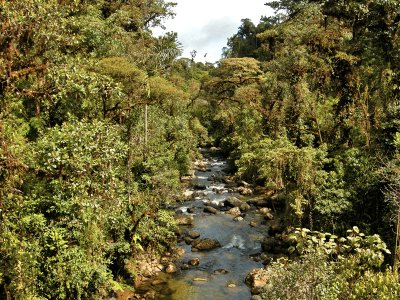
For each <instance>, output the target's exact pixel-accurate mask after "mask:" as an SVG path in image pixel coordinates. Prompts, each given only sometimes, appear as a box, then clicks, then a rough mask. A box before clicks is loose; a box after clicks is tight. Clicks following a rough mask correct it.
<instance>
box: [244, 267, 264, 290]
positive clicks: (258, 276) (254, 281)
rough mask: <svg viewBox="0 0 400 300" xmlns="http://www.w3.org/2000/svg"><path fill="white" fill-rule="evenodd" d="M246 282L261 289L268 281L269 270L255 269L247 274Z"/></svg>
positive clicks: (254, 287) (253, 287)
mask: <svg viewBox="0 0 400 300" xmlns="http://www.w3.org/2000/svg"><path fill="white" fill-rule="evenodd" d="M245 282H246V284H247V285H248V286H250V287H251V288H252V291H253V289H260V288H262V287H264V286H265V285H266V284H267V283H268V271H267V270H266V269H253V270H251V272H250V273H249V274H247V276H246V279H245Z"/></svg>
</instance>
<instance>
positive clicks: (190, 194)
mask: <svg viewBox="0 0 400 300" xmlns="http://www.w3.org/2000/svg"><path fill="white" fill-rule="evenodd" d="M182 197H183V200H184V201H189V200H193V198H194V192H193V191H191V190H186V191H184V192H183V195H182Z"/></svg>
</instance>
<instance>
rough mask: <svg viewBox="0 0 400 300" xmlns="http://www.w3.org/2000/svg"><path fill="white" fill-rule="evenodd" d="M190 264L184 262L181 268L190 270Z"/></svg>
mask: <svg viewBox="0 0 400 300" xmlns="http://www.w3.org/2000/svg"><path fill="white" fill-rule="evenodd" d="M189 268H190V266H189V265H188V264H182V265H181V270H189Z"/></svg>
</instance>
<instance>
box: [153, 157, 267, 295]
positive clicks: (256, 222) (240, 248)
mask: <svg viewBox="0 0 400 300" xmlns="http://www.w3.org/2000/svg"><path fill="white" fill-rule="evenodd" d="M203 156H204V159H205V163H206V165H205V168H204V170H202V171H200V170H197V171H196V172H195V176H194V178H193V180H192V187H196V186H197V188H198V187H199V186H200V187H206V188H205V190H202V191H198V190H196V191H195V192H196V194H197V197H195V199H194V200H192V201H188V202H184V203H183V204H182V205H180V206H178V207H177V209H179V210H181V211H182V212H183V213H184V214H190V215H192V216H193V217H194V225H193V226H191V227H190V228H189V227H188V228H187V229H186V228H183V230H185V229H186V230H195V231H198V232H199V233H200V237H201V238H212V239H217V240H218V241H219V242H220V244H221V247H219V248H216V249H213V250H210V251H204V252H192V251H191V246H190V245H187V244H186V243H185V242H184V241H182V242H180V243H179V245H178V246H180V247H182V248H183V249H185V254H184V255H183V257H182V259H181V263H186V262H188V261H189V260H190V259H193V258H198V259H199V260H200V264H199V265H198V266H193V267H190V268H189V269H188V270H181V269H179V270H178V272H176V273H175V274H172V275H171V274H164V273H163V274H162V275H161V276H162V279H163V280H164V284H162V285H160V286H158V287H157V288H156V289H157V290H158V294H157V296H156V299H174V300H188V299H190V300H203V299H214V300H217V299H230V300H236V299H238V300H239V299H241V300H242V299H250V297H251V293H250V289H249V287H247V286H246V284H245V282H244V280H245V277H246V275H247V273H248V272H249V271H250V270H251V269H253V268H260V267H262V263H261V262H256V261H255V260H254V259H252V256H253V255H256V254H257V253H260V252H261V243H260V242H261V240H262V239H263V238H264V237H265V236H266V234H267V233H266V232H267V229H268V228H267V225H265V222H264V219H263V216H262V215H261V214H260V213H259V212H258V211H257V210H256V209H251V210H249V211H247V212H246V214H245V215H244V216H243V220H242V221H234V216H232V215H229V214H226V213H225V212H223V211H219V212H218V214H210V213H205V212H204V211H203V209H204V206H205V204H207V203H209V202H212V203H213V205H215V206H217V205H219V206H222V205H223V201H224V200H225V199H227V198H228V197H230V196H234V197H239V194H237V193H234V192H232V191H229V190H228V188H227V187H226V185H225V184H224V183H223V182H222V181H215V180H211V179H213V178H221V177H223V176H225V175H227V172H226V169H227V167H228V164H227V161H226V160H225V159H224V158H223V157H221V156H218V154H216V153H211V152H209V151H203ZM188 209H189V211H191V213H188ZM221 210H224V209H223V208H222V209H221ZM250 222H252V226H250ZM178 265H179V262H178Z"/></svg>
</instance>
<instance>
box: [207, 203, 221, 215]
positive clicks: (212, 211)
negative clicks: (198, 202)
mask: <svg viewBox="0 0 400 300" xmlns="http://www.w3.org/2000/svg"><path fill="white" fill-rule="evenodd" d="M204 212H206V213H210V214H214V215H215V214H217V213H218V209H216V208H214V207H212V206H208V205H206V206H204Z"/></svg>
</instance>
